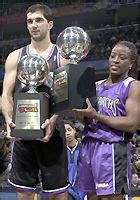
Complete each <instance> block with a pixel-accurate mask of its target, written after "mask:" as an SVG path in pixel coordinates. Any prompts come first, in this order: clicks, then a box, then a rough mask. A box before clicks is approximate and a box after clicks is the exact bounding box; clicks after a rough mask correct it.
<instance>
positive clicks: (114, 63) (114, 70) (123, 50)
mask: <svg viewBox="0 0 140 200" xmlns="http://www.w3.org/2000/svg"><path fill="white" fill-rule="evenodd" d="M132 64H133V63H132V61H131V52H130V50H129V48H128V47H126V46H124V45H121V44H117V45H116V46H115V47H114V48H113V49H112V51H111V55H110V57H109V69H110V73H111V74H113V75H117V76H123V75H125V74H126V75H128V72H129V70H130V69H131V67H132Z"/></svg>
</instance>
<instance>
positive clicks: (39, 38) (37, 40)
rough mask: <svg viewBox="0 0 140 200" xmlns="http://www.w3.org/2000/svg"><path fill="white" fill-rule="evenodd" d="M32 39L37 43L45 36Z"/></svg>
mask: <svg viewBox="0 0 140 200" xmlns="http://www.w3.org/2000/svg"><path fill="white" fill-rule="evenodd" d="M31 38H32V39H33V40H34V41H35V42H40V41H42V40H43V39H44V38H45V35H44V36H43V35H42V36H38V37H33V36H31Z"/></svg>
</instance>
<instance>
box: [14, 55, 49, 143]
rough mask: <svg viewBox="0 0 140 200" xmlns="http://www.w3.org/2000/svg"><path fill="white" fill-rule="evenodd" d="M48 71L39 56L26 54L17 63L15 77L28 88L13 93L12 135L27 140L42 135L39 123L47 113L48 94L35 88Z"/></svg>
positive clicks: (46, 65)
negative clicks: (25, 90) (13, 126)
mask: <svg viewBox="0 0 140 200" xmlns="http://www.w3.org/2000/svg"><path fill="white" fill-rule="evenodd" d="M48 73H49V67H48V64H47V62H46V60H45V59H44V58H42V57H41V56H38V55H26V56H24V57H23V58H22V59H21V60H20V62H19V63H18V66H17V77H18V79H19V80H20V82H21V84H22V85H24V86H28V88H29V90H28V91H27V92H25V93H23V92H19V93H18V92H17V93H15V95H14V106H13V122H14V123H15V125H16V126H15V128H12V130H11V135H12V136H13V137H18V138H22V139H28V140H33V139H36V138H42V137H44V129H42V128H41V124H42V123H43V122H44V121H45V119H46V118H48V115H49V98H50V96H49V94H47V93H45V92H37V91H36V88H37V86H39V85H41V84H43V83H44V81H45V80H46V79H47V77H48Z"/></svg>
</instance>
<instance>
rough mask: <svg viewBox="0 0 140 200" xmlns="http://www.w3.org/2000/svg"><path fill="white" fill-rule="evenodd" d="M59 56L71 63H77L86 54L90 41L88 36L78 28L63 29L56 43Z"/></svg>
mask: <svg viewBox="0 0 140 200" xmlns="http://www.w3.org/2000/svg"><path fill="white" fill-rule="evenodd" d="M56 44H57V46H58V49H59V51H60V54H61V56H62V57H64V58H66V59H70V62H71V63H77V62H78V61H80V60H81V59H83V58H84V57H86V55H87V54H88V52H89V50H90V48H91V40H90V37H89V36H88V34H87V33H86V32H85V31H84V30H83V29H82V28H80V27H77V26H71V27H68V28H66V29H64V30H63V31H62V32H61V33H60V34H59V35H58V38H57V42H56Z"/></svg>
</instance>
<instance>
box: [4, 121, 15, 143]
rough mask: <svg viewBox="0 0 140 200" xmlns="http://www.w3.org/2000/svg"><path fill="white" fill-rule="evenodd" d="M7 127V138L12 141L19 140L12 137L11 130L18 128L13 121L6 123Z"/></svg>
mask: <svg viewBox="0 0 140 200" xmlns="http://www.w3.org/2000/svg"><path fill="white" fill-rule="evenodd" d="M6 126H7V134H6V138H7V139H9V140H10V141H15V140H18V139H17V138H15V137H12V136H11V129H12V128H15V126H16V125H15V124H14V123H13V122H12V120H9V121H8V122H7V123H6Z"/></svg>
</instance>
